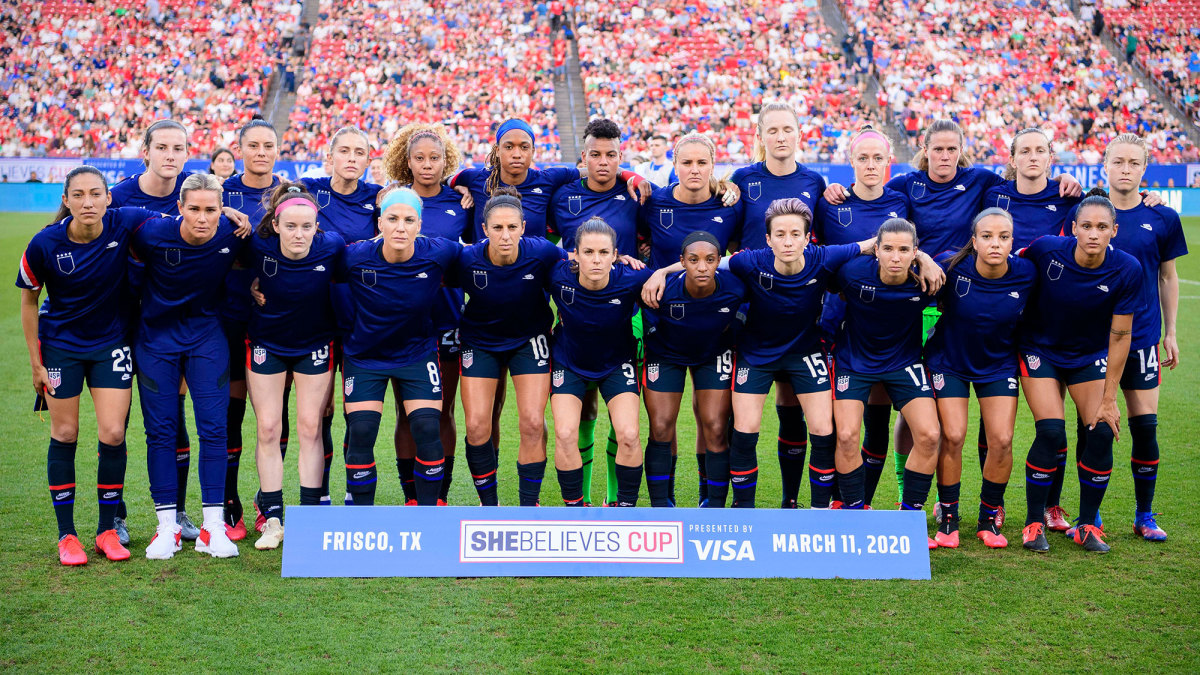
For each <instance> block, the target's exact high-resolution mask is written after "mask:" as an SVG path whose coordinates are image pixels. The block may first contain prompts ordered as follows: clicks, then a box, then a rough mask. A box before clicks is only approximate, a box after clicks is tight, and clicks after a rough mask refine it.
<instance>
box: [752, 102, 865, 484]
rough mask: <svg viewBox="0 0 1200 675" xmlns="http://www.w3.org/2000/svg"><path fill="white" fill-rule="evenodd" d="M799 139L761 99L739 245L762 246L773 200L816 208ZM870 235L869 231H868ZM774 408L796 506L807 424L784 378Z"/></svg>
mask: <svg viewBox="0 0 1200 675" xmlns="http://www.w3.org/2000/svg"><path fill="white" fill-rule="evenodd" d="M799 141H800V118H799V117H797V116H796V111H795V109H793V108H792V106H791V105H789V104H787V103H782V102H774V103H766V104H764V105H763V106H762V109H761V110H760V111H759V113H758V126H757V127H756V129H755V134H754V155H753V159H754V161H755V162H756V163H755V164H751V165H750V166H745V167H742V168H740V169H738V170H737V171H735V172H734V173H733V178H732V182H733V184H734V185H737V186H738V188H739V189H740V190H741V193H742V197H743V200H744V202H745V213H744V216H743V221H742V222H743V226H742V228H743V231H742V237H741V245H742V247H743V248H746V249H762V248H765V247H766V246H767V231H766V225H765V223H766V212H767V208H768V207H769V206H770V205H771V204H772V203H773V202H774V201H775V200H777V199H785V198H794V199H799V200H800V201H802V202H804V205H805V206H807V207H808V209H809V213H810V214H811V213H812V212H813V211H814V210H815V209H816V206H817V200H818V199H819V198H820V196H821V193H822V192H824V190H825V179H824V178H823V177H821V175H820V174H818V173H816V172H815V171H812V170H810V169H808V168H807V167H805V166H804V165H803V164H801V163H799V162H797V161H796V152H797V150H798V149H799V148H798V145H799ZM810 220H811V218H810ZM873 234H874V231H872V232H871V233H870V235H873ZM868 236H869V235H868ZM866 238H867V237H860V238H859V239H866ZM855 241H857V240H855ZM846 243H850V242H846ZM775 413H776V415H777V416H778V417H779V439H778V454H779V473H780V474H781V476H782V478H783V504H784V507H785V508H795V507H796V500H797V498H798V496H799V492H800V484H801V482H802V481H803V480H804V454H805V452H806V451H807V449H808V427H807V426H806V425H805V423H804V412H803V410H802V409H801V406H800V401H799V399H798V398H797V397H796V394H795V393H794V392H792V391H791V383H790V382H788V381H787V379H786V378H784V379H783V380H780V381H779V382H777V383H776V385H775Z"/></svg>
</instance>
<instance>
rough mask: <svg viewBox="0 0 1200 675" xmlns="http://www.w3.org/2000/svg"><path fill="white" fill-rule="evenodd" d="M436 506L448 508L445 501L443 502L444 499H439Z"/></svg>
mask: <svg viewBox="0 0 1200 675" xmlns="http://www.w3.org/2000/svg"><path fill="white" fill-rule="evenodd" d="M437 505H438V506H450V505H449V504H448V503H446V500H445V499H439V500H438V501H437Z"/></svg>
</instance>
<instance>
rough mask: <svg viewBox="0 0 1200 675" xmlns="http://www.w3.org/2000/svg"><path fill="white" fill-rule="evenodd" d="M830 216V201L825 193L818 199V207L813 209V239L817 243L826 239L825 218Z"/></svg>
mask: <svg viewBox="0 0 1200 675" xmlns="http://www.w3.org/2000/svg"><path fill="white" fill-rule="evenodd" d="M828 216H829V202H827V201H825V197H824V195H822V196H821V197H820V198H819V199H817V208H816V209H814V210H813V224H812V237H811V239H812V240H813V241H814V242H816V243H818V244H819V243H821V241H822V240H823V239H825V219H826V218H827V217H828Z"/></svg>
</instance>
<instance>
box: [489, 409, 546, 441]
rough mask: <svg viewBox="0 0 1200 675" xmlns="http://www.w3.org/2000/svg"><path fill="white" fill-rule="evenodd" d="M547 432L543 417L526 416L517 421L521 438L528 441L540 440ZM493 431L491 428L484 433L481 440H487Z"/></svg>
mask: <svg viewBox="0 0 1200 675" xmlns="http://www.w3.org/2000/svg"><path fill="white" fill-rule="evenodd" d="M545 431H546V420H545V419H544V418H543V417H542V416H541V415H532V414H525V415H521V416H520V418H519V419H518V420H517V433H519V434H520V435H521V438H524V439H528V440H531V441H533V440H538V439H540V438H541V437H542V434H543V433H545ZM491 432H492V430H491V429H490V428H489V429H487V430H485V431H484V432H483V434H482V435H481V436H480V438H487V437H488V436H489V435H490V434H491Z"/></svg>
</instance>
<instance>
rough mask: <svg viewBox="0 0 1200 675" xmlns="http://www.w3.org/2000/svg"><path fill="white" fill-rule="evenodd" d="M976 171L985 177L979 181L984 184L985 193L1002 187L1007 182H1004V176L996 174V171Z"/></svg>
mask: <svg viewBox="0 0 1200 675" xmlns="http://www.w3.org/2000/svg"><path fill="white" fill-rule="evenodd" d="M974 170H975V171H978V172H980V173H981V174H983V177H982V178H980V179H979V182H980V183H982V184H983V189H984V191H985V192H986V191H988V190H991V189H992V188H996V187H1000V186H1001V185H1004V183H1005V182H1007V181H1005V180H1004V176H1002V175H1000V174H998V173H996V172H995V171H991V170H989V169H974Z"/></svg>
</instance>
